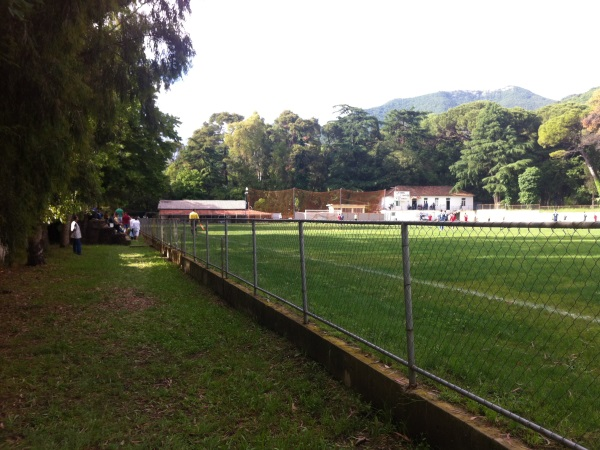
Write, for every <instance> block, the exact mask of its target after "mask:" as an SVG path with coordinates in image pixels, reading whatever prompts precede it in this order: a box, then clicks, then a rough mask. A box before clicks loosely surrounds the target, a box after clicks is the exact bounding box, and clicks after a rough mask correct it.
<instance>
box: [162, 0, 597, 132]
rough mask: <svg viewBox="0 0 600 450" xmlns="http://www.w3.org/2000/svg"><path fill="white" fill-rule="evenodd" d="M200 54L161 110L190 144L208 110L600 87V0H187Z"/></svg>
mask: <svg viewBox="0 0 600 450" xmlns="http://www.w3.org/2000/svg"><path fill="white" fill-rule="evenodd" d="M191 7H192V14H191V16H189V17H188V20H187V22H186V30H187V31H188V32H189V33H190V35H191V37H192V40H193V44H194V48H195V50H196V57H195V58H194V60H193V67H192V69H191V70H190V71H189V72H188V74H187V75H185V76H184V77H183V79H182V80H180V81H178V82H177V83H176V84H174V85H173V86H172V88H171V90H170V91H168V92H165V93H161V94H160V95H159V107H160V108H161V110H162V111H164V112H167V113H169V114H172V115H174V116H176V117H179V119H180V121H181V122H182V124H181V125H180V127H179V134H180V136H181V137H182V138H183V141H184V143H187V139H188V138H189V137H191V135H192V133H193V131H194V130H196V129H198V128H200V127H201V126H202V124H203V123H204V122H205V121H207V120H208V119H209V117H210V115H211V114H213V113H218V112H230V113H238V114H242V115H243V116H245V117H248V116H250V115H251V114H252V113H253V112H257V113H258V114H259V115H260V116H261V117H263V118H264V119H265V121H266V122H268V123H272V122H273V120H274V119H275V118H277V117H278V116H279V114H281V113H282V112H283V111H285V110H291V111H293V112H295V113H296V114H298V115H299V116H301V117H303V118H306V119H308V118H311V117H315V118H317V119H319V122H320V123H321V124H322V125H323V124H325V123H326V122H327V121H329V120H333V119H335V117H336V115H335V105H339V104H348V105H351V106H355V107H359V108H370V107H374V106H379V105H382V104H383V103H386V102H388V101H390V100H393V99H396V98H409V97H416V96H419V95H424V94H430V93H434V92H438V91H453V90H495V89H500V88H503V87H507V86H519V87H522V88H525V89H528V90H530V91H532V92H534V93H536V94H538V95H541V96H543V97H547V98H550V99H553V100H560V99H562V98H564V97H565V96H567V95H571V94H578V93H582V92H585V91H587V90H589V89H590V88H592V87H597V86H600V58H598V56H597V55H598V50H597V46H598V16H599V14H600V1H598V0H570V1H566V0H561V1H556V2H551V1H548V0H502V1H497V0H362V1H357V0H302V1H296V0H191Z"/></svg>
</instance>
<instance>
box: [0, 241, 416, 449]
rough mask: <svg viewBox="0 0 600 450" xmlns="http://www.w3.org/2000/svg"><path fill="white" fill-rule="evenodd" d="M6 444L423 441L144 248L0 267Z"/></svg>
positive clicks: (91, 250)
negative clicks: (45, 262)
mask: <svg viewBox="0 0 600 450" xmlns="http://www.w3.org/2000/svg"><path fill="white" fill-rule="evenodd" d="M0 330H1V332H0V448H6V449H8V448H10V449H21V448H23V449H25V448H27V449H116V448H124V449H131V448H143V449H146V448H156V449H159V448H160V449H162V448H169V449H185V448H189V449H222V448H235V449H251V448H257V449H258V448H286V449H287V448H290V449H291V448H298V449H300V448H302V449H304V448H305V449H323V450H325V449H327V450H328V449H331V448H354V447H360V448H368V449H401V448H402V449H405V448H427V446H426V444H423V443H420V442H412V443H410V442H409V441H408V439H407V438H406V437H405V436H404V434H403V430H402V427H401V426H398V425H395V424H394V423H393V422H392V421H391V419H390V417H389V415H388V414H386V413H385V412H381V411H376V410H374V409H372V408H371V407H370V406H369V405H368V404H366V403H364V402H361V400H360V399H359V398H358V396H357V395H355V394H354V393H352V392H350V391H349V390H348V389H346V388H345V387H344V386H343V385H342V384H341V383H338V382H335V381H334V380H332V379H331V378H330V377H329V375H328V374H327V373H326V372H325V371H324V369H323V368H321V367H320V366H319V365H318V364H316V363H314V362H311V361H310V360H308V359H306V358H305V357H304V356H303V355H302V354H300V353H299V352H298V350H297V349H296V348H294V347H293V346H292V345H291V344H290V343H289V342H287V341H286V340H285V339H283V338H281V337H279V336H277V335H275V334H273V333H271V332H269V331H267V330H265V329H263V328H261V327H260V326H258V325H257V324H256V323H254V322H253V321H252V320H251V319H250V318H248V317H245V316H244V315H242V314H240V313H238V312H236V311H234V310H232V309H231V308H228V307H227V306H226V305H225V304H224V303H222V301H221V300H219V299H218V298H217V297H215V296H214V295H213V294H212V293H211V292H210V291H208V290H206V289H205V288H203V287H201V286H199V285H198V284H197V283H195V282H194V281H193V280H191V279H190V278H189V277H187V276H185V275H184V274H183V273H182V272H181V271H179V270H178V268H177V267H176V266H175V265H173V264H171V263H170V262H169V261H167V260H166V259H165V258H162V257H161V256H160V255H159V253H158V252H156V251H155V250H154V249H151V248H149V247H147V246H145V245H143V242H141V241H137V242H134V243H133V245H132V246H130V247H125V246H85V245H84V247H83V256H77V255H74V254H73V253H72V251H71V249H69V248H63V249H58V248H52V249H51V251H50V254H49V257H48V264H46V265H45V266H38V267H33V268H30V267H14V268H4V267H0Z"/></svg>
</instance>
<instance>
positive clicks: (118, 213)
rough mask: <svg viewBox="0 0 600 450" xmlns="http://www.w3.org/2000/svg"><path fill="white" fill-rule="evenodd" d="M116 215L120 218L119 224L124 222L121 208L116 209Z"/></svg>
mask: <svg viewBox="0 0 600 450" xmlns="http://www.w3.org/2000/svg"><path fill="white" fill-rule="evenodd" d="M115 214H116V215H117V216H119V223H121V222H123V209H121V207H119V208H117V209H115Z"/></svg>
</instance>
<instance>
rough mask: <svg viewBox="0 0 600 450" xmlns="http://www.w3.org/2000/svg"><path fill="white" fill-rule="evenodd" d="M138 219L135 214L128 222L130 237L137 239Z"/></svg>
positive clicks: (138, 233)
mask: <svg viewBox="0 0 600 450" xmlns="http://www.w3.org/2000/svg"><path fill="white" fill-rule="evenodd" d="M140 225H141V224H140V219H139V218H138V216H135V217H134V218H133V219H131V221H130V222H129V227H130V228H131V239H137V238H138V236H139V235H140Z"/></svg>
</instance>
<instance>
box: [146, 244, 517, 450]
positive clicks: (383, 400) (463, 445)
mask: <svg viewBox="0 0 600 450" xmlns="http://www.w3.org/2000/svg"><path fill="white" fill-rule="evenodd" d="M145 239H146V240H147V241H150V242H151V241H152V240H151V238H150V237H149V236H146V237H145ZM151 245H152V246H153V247H155V248H156V249H158V250H159V251H160V252H161V253H162V254H163V255H164V256H165V257H167V258H169V259H170V260H171V261H173V262H174V263H175V264H177V265H179V266H180V267H181V269H182V270H183V271H184V272H185V273H187V274H189V275H190V276H191V277H193V278H194V279H196V280H197V281H198V282H200V283H201V284H203V285H205V286H207V287H209V288H211V289H212V290H213V291H214V292H215V293H217V294H218V295H219V296H221V297H222V298H223V299H224V300H225V301H227V302H228V303H229V304H230V305H231V306H232V307H234V308H235V309H238V310H240V311H243V312H244V313H246V314H249V315H250V316H251V317H253V318H254V319H255V320H256V321H257V322H258V323H260V324H261V325H263V326H264V327H266V328H269V329H271V330H273V331H275V332H277V333H279V334H281V335H283V336H285V337H286V338H287V339H288V340H290V341H291V342H293V343H294V344H295V345H296V346H297V347H298V348H300V349H301V350H303V351H304V352H305V353H306V355H307V356H309V357H310V358H312V359H314V360H315V361H317V362H319V363H320V364H322V365H323V366H324V367H325V368H326V369H327V370H328V371H329V372H330V373H331V374H332V375H333V376H334V377H335V378H337V379H339V380H341V381H343V382H344V383H345V384H346V385H347V386H348V387H350V388H351V389H353V390H355V391H357V392H358V393H360V394H361V395H362V396H363V398H364V399H365V400H366V401H369V402H371V403H372V404H373V405H374V406H376V407H378V408H385V409H389V410H390V411H392V413H393V415H394V418H395V419H396V420H397V421H398V422H399V423H402V424H404V425H405V426H406V432H407V434H408V435H409V436H410V437H412V438H416V439H418V438H421V437H424V438H425V439H426V440H427V442H428V443H429V445H431V446H432V448H438V449H456V450H464V449H526V448H528V447H526V446H525V445H523V444H522V443H520V442H518V441H516V440H515V439H514V438H511V437H510V436H507V435H506V434H502V433H500V431H499V430H497V429H495V428H493V427H491V426H489V425H487V424H486V423H485V422H484V421H483V420H481V419H479V418H476V417H473V414H468V413H466V412H465V411H462V410H461V409H460V408H459V407H457V406H456V405H451V404H448V403H446V402H442V401H440V400H438V399H437V398H436V396H435V395H434V394H432V393H430V392H428V391H426V390H424V389H408V380H406V378H405V377H404V375H403V374H402V373H400V372H398V371H396V370H393V369H390V368H388V367H387V366H384V365H383V364H381V363H379V362H377V361H376V360H375V359H373V358H372V357H369V356H368V355H365V354H364V353H362V352H361V351H360V350H358V349H357V348H355V347H352V346H350V345H348V344H347V343H345V342H343V341H341V340H340V339H337V338H335V337H332V336H329V335H327V334H326V333H325V332H323V331H322V330H321V329H319V327H317V326H316V325H314V324H308V325H305V324H304V323H303V321H302V318H301V317H299V315H298V314H294V313H293V312H290V311H289V310H288V309H286V308H284V307H283V306H281V305H278V304H275V303H272V302H270V301H268V300H266V299H261V298H259V297H255V296H254V295H253V293H252V291H251V290H249V289H247V288H246V287H244V286H241V285H237V284H234V283H232V282H231V281H230V280H227V279H224V278H222V276H221V274H220V273H217V272H215V271H212V270H208V269H207V268H206V267H203V266H201V263H198V262H195V261H193V260H192V259H190V258H189V257H187V256H184V255H182V254H181V253H180V252H179V251H178V250H175V249H171V248H169V247H165V246H162V245H161V244H160V243H159V242H157V241H156V242H151Z"/></svg>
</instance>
